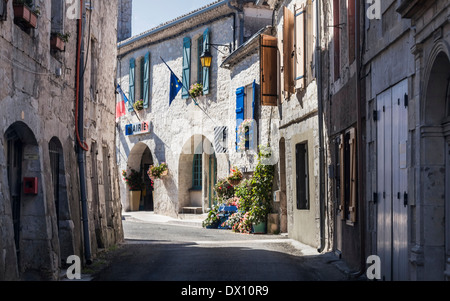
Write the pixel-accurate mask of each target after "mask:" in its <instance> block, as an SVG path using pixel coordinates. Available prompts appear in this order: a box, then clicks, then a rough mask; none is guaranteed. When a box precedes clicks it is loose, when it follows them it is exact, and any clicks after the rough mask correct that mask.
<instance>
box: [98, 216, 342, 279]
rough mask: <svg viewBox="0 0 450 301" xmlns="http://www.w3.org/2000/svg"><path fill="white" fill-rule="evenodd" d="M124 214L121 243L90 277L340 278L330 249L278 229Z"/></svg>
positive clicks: (340, 272) (336, 261)
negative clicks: (241, 230) (254, 230)
mask: <svg viewBox="0 0 450 301" xmlns="http://www.w3.org/2000/svg"><path fill="white" fill-rule="evenodd" d="M135 215H136V213H129V214H128V213H126V214H125V215H124V219H125V220H124V221H123V225H124V231H125V238H126V242H125V244H124V245H123V246H122V247H121V248H119V250H118V251H117V253H116V255H115V257H114V258H113V259H112V261H111V264H110V266H109V267H107V268H106V269H104V270H103V271H102V272H100V273H99V274H97V275H96V276H95V278H94V281H342V280H346V279H347V277H346V275H345V274H344V273H343V271H342V270H343V268H342V267H341V268H338V265H340V264H342V262H341V261H340V260H338V259H337V258H336V257H335V256H334V255H332V254H325V255H319V254H317V252H316V251H315V250H314V249H313V248H310V247H307V246H305V245H302V244H300V243H298V242H295V241H293V240H290V239H288V238H286V237H285V236H282V235H242V234H235V233H233V232H231V231H227V230H209V229H203V228H201V226H200V225H201V223H200V222H201V220H197V221H195V220H186V221H180V220H172V219H165V218H164V217H158V216H155V215H153V214H152V213H144V214H143V213H141V214H139V213H138V215H137V217H136V216H135Z"/></svg>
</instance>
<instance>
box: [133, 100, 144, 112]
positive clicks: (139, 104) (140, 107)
mask: <svg viewBox="0 0 450 301" xmlns="http://www.w3.org/2000/svg"><path fill="white" fill-rule="evenodd" d="M133 107H134V109H135V110H136V111H138V112H139V111H142V110H143V109H144V101H143V100H142V99H141V100H138V101H136V102H135V103H134V104H133Z"/></svg>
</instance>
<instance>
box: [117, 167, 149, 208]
mask: <svg viewBox="0 0 450 301" xmlns="http://www.w3.org/2000/svg"><path fill="white" fill-rule="evenodd" d="M122 176H123V180H124V181H125V183H126V184H127V186H128V189H129V190H130V207H131V208H130V209H131V211H138V210H139V205H140V202H141V192H142V190H143V189H144V186H145V184H144V180H143V179H142V173H141V172H138V171H136V170H134V169H131V171H130V173H127V171H126V170H123V171H122Z"/></svg>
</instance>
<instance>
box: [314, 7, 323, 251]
mask: <svg viewBox="0 0 450 301" xmlns="http://www.w3.org/2000/svg"><path fill="white" fill-rule="evenodd" d="M319 2H320V0H316V1H315V3H316V31H317V32H316V78H317V107H318V114H319V181H320V184H319V186H320V188H319V207H320V208H319V210H320V247H319V249H318V250H317V251H318V252H319V253H322V252H323V251H324V250H325V247H326V242H325V174H324V168H325V159H324V137H323V104H322V97H323V93H322V49H321V45H320V40H321V34H320V30H321V27H320V3H319Z"/></svg>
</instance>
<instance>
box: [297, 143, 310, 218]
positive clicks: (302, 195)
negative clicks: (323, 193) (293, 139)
mask: <svg viewBox="0 0 450 301" xmlns="http://www.w3.org/2000/svg"><path fill="white" fill-rule="evenodd" d="M308 152H309V147H308V142H307V141H305V142H301V143H297V144H296V145H295V176H296V179H295V186H296V187H295V188H296V201H297V210H301V211H309V210H311V199H310V198H311V191H310V171H309V165H310V164H309V153H308ZM302 179H303V181H302Z"/></svg>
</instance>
